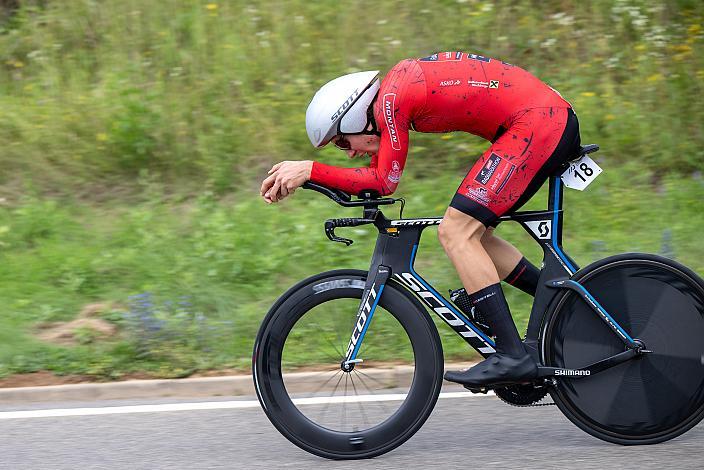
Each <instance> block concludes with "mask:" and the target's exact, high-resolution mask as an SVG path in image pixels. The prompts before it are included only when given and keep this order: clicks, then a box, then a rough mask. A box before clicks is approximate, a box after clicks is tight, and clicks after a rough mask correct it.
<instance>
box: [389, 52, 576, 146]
mask: <svg viewBox="0 0 704 470" xmlns="http://www.w3.org/2000/svg"><path fill="white" fill-rule="evenodd" d="M421 80H422V82H421ZM404 91H405V92H406V93H408V94H409V96H407V97H402V99H401V100H399V99H398V98H397V102H398V101H404V102H405V100H406V99H410V101H412V102H413V103H414V104H415V109H409V110H408V111H409V116H408V117H410V118H411V122H412V129H414V130H417V131H420V132H447V131H465V132H469V133H472V134H475V135H478V136H481V137H484V138H485V139H487V140H493V139H494V136H495V135H496V133H497V131H498V129H499V127H500V126H501V125H502V124H504V123H505V122H506V120H508V119H509V118H510V117H511V116H512V115H513V114H515V113H516V112H519V111H522V110H525V109H531V108H541V107H550V106H554V107H561V108H565V107H570V104H569V103H568V102H567V101H565V100H564V99H563V98H562V97H561V96H560V95H559V94H558V93H557V92H556V91H554V90H553V89H552V88H550V87H549V86H548V85H546V84H545V83H543V82H541V81H540V80H538V79H537V78H536V77H534V76H533V75H532V74H530V73H529V72H527V71H525V70H523V69H522V68H520V67H517V66H514V65H511V64H508V63H505V62H502V61H500V60H497V59H491V58H488V57H482V56H478V55H476V54H469V53H464V52H441V53H438V54H433V55H431V56H429V57H425V58H422V59H409V60H404V61H402V62H400V63H398V64H397V65H396V66H395V67H394V68H393V69H391V71H390V72H389V73H388V74H387V76H386V77H385V79H384V81H383V83H382V85H381V90H380V93H379V96H380V97H383V96H384V95H385V94H387V93H398V94H401V93H404ZM428 95H430V96H428ZM380 104H383V103H380ZM377 109H379V110H380V111H382V112H383V106H379V104H377Z"/></svg>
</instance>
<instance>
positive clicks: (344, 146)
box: [333, 135, 352, 150]
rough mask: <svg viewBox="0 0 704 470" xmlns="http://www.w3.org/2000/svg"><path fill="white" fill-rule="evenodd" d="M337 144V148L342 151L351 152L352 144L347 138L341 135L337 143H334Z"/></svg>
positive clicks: (336, 140)
mask: <svg viewBox="0 0 704 470" xmlns="http://www.w3.org/2000/svg"><path fill="white" fill-rule="evenodd" d="M333 143H334V144H335V147H337V148H339V149H340V150H349V149H351V148H352V145H351V144H350V141H349V140H347V138H346V137H343V136H342V135H340V136H339V137H338V138H337V139H335V141H334V142H333Z"/></svg>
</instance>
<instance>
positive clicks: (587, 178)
mask: <svg viewBox="0 0 704 470" xmlns="http://www.w3.org/2000/svg"><path fill="white" fill-rule="evenodd" d="M602 171H603V170H602V169H601V168H600V167H599V165H597V164H596V163H595V162H594V160H592V159H591V158H589V157H588V156H587V155H585V156H583V157H582V158H580V159H579V160H576V161H574V162H572V163H571V164H570V167H569V168H568V169H567V170H566V171H565V172H564V173H562V182H563V183H565V186H567V187H568V188H572V189H577V190H579V191H583V190H584V188H586V187H587V186H589V185H590V184H591V183H592V181H594V180H595V179H596V177H597V176H599V174H601V172H602Z"/></svg>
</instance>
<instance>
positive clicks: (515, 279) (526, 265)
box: [482, 227, 540, 296]
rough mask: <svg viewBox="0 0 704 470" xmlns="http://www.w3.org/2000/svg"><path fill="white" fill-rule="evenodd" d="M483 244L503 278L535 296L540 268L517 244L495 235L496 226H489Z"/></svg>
mask: <svg viewBox="0 0 704 470" xmlns="http://www.w3.org/2000/svg"><path fill="white" fill-rule="evenodd" d="M482 246H483V247H484V250H486V252H487V253H488V254H489V256H490V257H491V261H492V262H493V263H494V267H495V268H496V271H497V273H498V275H499V278H500V279H501V280H503V281H504V282H506V283H507V284H511V285H512V286H514V287H516V288H517V289H520V290H522V291H523V292H525V293H526V294H529V295H532V296H535V290H536V288H537V287H538V277H539V276H540V270H539V269H538V268H537V267H536V266H535V265H533V264H532V263H531V262H530V261H528V260H527V259H526V257H525V256H523V254H521V252H520V251H519V250H518V249H517V248H516V247H515V246H513V245H512V244H511V243H509V242H507V241H506V240H504V239H502V238H500V237H497V236H496V235H494V227H488V228H487V229H486V232H484V235H483V236H482Z"/></svg>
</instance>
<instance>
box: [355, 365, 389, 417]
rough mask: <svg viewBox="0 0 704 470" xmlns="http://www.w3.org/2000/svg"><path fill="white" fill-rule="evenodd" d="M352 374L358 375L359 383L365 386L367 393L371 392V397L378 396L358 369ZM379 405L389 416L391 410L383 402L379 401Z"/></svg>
mask: <svg viewBox="0 0 704 470" xmlns="http://www.w3.org/2000/svg"><path fill="white" fill-rule="evenodd" d="M352 372H354V373H356V374H357V375H359V381H360V383H361V384H362V385H363V386H364V388H366V389H367V391H368V392H369V394H370V395H376V393H374V392H373V391H372V390H371V389H370V388H369V386H368V385H367V384H366V383H365V382H364V380H363V378H362V375H361V373H360V372H359V371H358V370H357V369H353V370H352ZM377 403H378V404H379V406H381V408H383V409H384V413H385V414H386V415H389V408H388V407H387V405H386V404H385V403H384V402H383V401H379V402H377Z"/></svg>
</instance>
